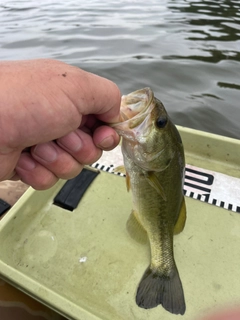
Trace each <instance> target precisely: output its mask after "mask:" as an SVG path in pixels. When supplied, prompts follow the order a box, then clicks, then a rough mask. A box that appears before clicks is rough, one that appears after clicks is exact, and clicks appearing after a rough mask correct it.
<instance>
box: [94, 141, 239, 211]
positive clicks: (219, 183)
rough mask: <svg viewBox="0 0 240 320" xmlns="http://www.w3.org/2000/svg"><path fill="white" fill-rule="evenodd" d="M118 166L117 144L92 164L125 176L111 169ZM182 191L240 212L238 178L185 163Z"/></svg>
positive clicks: (118, 148) (118, 151)
mask: <svg viewBox="0 0 240 320" xmlns="http://www.w3.org/2000/svg"><path fill="white" fill-rule="evenodd" d="M119 166H123V157H122V152H121V148H120V147H119V146H118V147H117V148H115V149H114V150H113V151H111V152H103V155H102V157H101V158H100V159H99V160H98V161H97V162H95V163H94V164H93V165H92V167H94V168H97V169H99V170H103V171H106V172H110V173H114V174H117V175H119V176H125V175H124V174H123V173H120V172H115V171H113V170H114V168H117V167H119ZM183 191H184V195H185V196H187V197H190V198H193V199H196V200H199V201H203V202H206V203H209V204H212V205H215V206H218V207H221V208H224V209H227V210H230V211H233V212H238V213H240V179H239V178H235V177H231V176H228V175H226V174H223V173H220V172H215V171H210V170H205V169H202V168H199V167H195V166H192V165H189V164H187V165H186V167H185V179H184V187H183Z"/></svg>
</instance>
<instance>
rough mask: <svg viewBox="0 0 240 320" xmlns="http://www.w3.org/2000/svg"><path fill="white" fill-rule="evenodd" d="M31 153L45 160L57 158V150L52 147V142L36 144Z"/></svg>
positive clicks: (50, 160)
mask: <svg viewBox="0 0 240 320" xmlns="http://www.w3.org/2000/svg"><path fill="white" fill-rule="evenodd" d="M33 153H34V154H35V155H36V156H38V157H39V158H41V159H43V160H44V161H47V162H53V161H55V160H56V159H57V150H56V149H55V147H54V142H49V143H42V144H38V145H36V147H35V148H34V149H33Z"/></svg>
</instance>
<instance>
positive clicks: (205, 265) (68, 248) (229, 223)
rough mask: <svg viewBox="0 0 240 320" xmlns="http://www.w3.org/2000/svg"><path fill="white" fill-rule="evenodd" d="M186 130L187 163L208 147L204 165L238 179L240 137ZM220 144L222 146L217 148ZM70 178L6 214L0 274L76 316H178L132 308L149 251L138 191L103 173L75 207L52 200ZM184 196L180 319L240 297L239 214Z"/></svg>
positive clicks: (153, 319) (0, 228)
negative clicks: (130, 230) (135, 224)
mask: <svg viewBox="0 0 240 320" xmlns="http://www.w3.org/2000/svg"><path fill="white" fill-rule="evenodd" d="M181 133H182V137H183V141H184V144H185V149H186V155H187V162H188V163H191V164H193V165H196V166H200V165H201V164H204V161H203V158H204V157H205V158H206V156H205V155H204V150H205V149H206V147H204V145H205V144H208V145H209V147H207V148H208V159H207V160H206V161H205V166H206V162H207V163H208V165H207V167H208V168H209V166H210V169H212V170H213V169H214V168H218V169H221V172H223V173H228V172H231V174H232V175H233V173H234V172H235V171H236V172H239V171H240V170H239V167H237V166H238V163H237V161H235V158H236V159H237V156H238V155H237V154H236V152H239V151H236V149H237V148H238V149H239V142H238V141H236V140H231V139H230V140H229V138H228V139H227V140H226V141H225V140H224V139H223V140H221V139H219V141H218V137H216V136H212V135H211V136H209V137H208V139H206V137H205V135H202V134H201V133H199V132H195V131H191V133H190V132H188V129H187V130H185V129H181ZM190 134H191V135H192V139H190V136H189V135H190ZM229 142H231V143H230V144H231V146H230V145H229ZM195 143H198V145H199V148H201V145H202V148H203V151H202V152H199V153H197V152H194V150H195V149H194V148H195V147H194V146H195ZM221 145H222V149H221V151H219V152H218V151H214V150H219V147H220V146H221ZM230 149H231V150H232V151H231V150H230ZM212 150H213V151H214V152H215V153H216V159H215V158H214V152H213V151H212ZM217 152H218V153H217ZM233 153H234V155H232V154H233ZM227 154H229V155H227ZM229 159H230V160H229ZM63 184H64V182H63V181H60V182H59V183H58V184H57V185H56V186H54V187H53V188H51V189H50V190H47V191H33V190H31V189H30V190H28V191H27V193H26V194H25V195H24V196H23V197H22V198H21V199H20V200H19V201H18V203H17V204H16V205H15V206H14V207H13V208H12V209H11V212H9V213H8V214H7V215H6V216H5V217H4V218H3V219H2V221H1V222H0V243H1V250H0V273H1V276H2V277H3V278H4V279H6V280H7V281H9V282H11V283H12V284H14V285H15V286H17V287H18V288H21V289H22V290H23V291H25V292H27V293H28V294H29V295H31V296H33V297H34V298H36V299H38V300H39V301H41V302H43V303H44V304H46V305H47V306H49V307H50V308H52V309H54V310H56V311H57V312H59V313H61V314H63V315H65V316H66V317H68V318H69V319H79V320H80V319H81V320H94V319H95V320H97V319H99V320H100V319H101V320H103V319H104V320H112V319H114V320H134V319H136V320H145V319H149V320H159V319H164V320H171V319H177V318H179V316H176V315H172V314H170V313H168V312H167V311H166V310H164V309H163V308H162V307H161V306H158V307H157V308H154V309H152V310H143V309H141V308H139V307H138V306H137V305H136V304H135V293H136V288H137V285H138V283H139V281H140V279H141V276H142V274H143V272H144V270H145V268H146V267H147V266H148V263H149V247H148V246H147V245H142V244H139V243H137V242H135V241H134V240H133V239H132V238H131V237H130V236H129V235H128V234H127V231H126V228H125V224H126V220H127V218H128V215H129V213H130V211H131V196H130V194H128V193H127V191H126V188H125V181H124V178H122V177H118V176H116V175H112V174H109V173H104V172H102V173H101V174H100V175H98V177H97V178H96V179H95V180H94V183H93V184H92V185H91V186H90V187H89V189H88V191H87V192H86V194H85V195H84V197H83V199H82V200H81V202H80V204H79V206H78V208H77V209H76V210H74V211H73V212H70V211H66V210H64V209H62V208H59V207H56V206H54V205H53V204H52V201H53V198H54V196H55V195H56V193H57V192H58V190H59V189H60V188H61V186H62V185H63ZM186 201H187V211H188V218H187V224H186V227H185V229H184V231H183V232H182V233H181V234H180V235H178V236H176V237H175V238H174V251H175V259H176V263H177V266H178V269H179V272H180V276H181V279H182V283H183V288H184V292H185V298H186V305H187V311H186V313H185V315H184V317H183V318H184V320H192V319H195V318H196V317H197V316H198V315H200V314H204V313H205V312H207V311H208V310H209V309H212V308H214V307H218V306H222V305H225V304H228V303H231V304H236V303H238V302H240V282H239V281H237V279H239V278H240V268H239V265H240V255H239V247H240V216H239V214H237V213H233V212H230V211H227V210H225V209H222V208H218V207H215V206H212V205H209V204H207V203H203V202H200V201H196V200H194V199H189V198H187V199H186Z"/></svg>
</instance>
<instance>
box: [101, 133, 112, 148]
mask: <svg viewBox="0 0 240 320" xmlns="http://www.w3.org/2000/svg"><path fill="white" fill-rule="evenodd" d="M114 142H115V141H114V138H113V136H108V137H107V138H105V139H103V140H102V141H101V142H100V143H99V146H100V148H102V149H109V148H112V147H113V146H114Z"/></svg>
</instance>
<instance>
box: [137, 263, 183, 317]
mask: <svg viewBox="0 0 240 320" xmlns="http://www.w3.org/2000/svg"><path fill="white" fill-rule="evenodd" d="M136 303H137V305H138V306H139V307H141V308H145V309H151V308H154V307H156V306H158V305H159V304H162V306H163V307H164V308H165V309H166V310H167V311H169V312H171V313H174V314H181V315H183V314H184V313H185V310H186V305H185V300H184V293H183V288H182V283H181V280H180V277H179V274H178V270H177V268H176V267H175V269H174V270H173V271H172V272H171V274H170V275H168V276H166V275H163V274H160V273H159V272H154V271H152V270H151V269H150V267H149V268H148V269H147V270H146V271H145V273H144V275H143V277H142V280H141V282H140V284H139V286H138V290H137V296H136Z"/></svg>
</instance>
